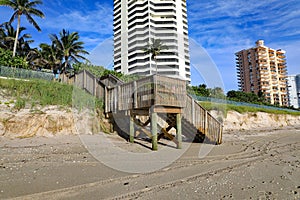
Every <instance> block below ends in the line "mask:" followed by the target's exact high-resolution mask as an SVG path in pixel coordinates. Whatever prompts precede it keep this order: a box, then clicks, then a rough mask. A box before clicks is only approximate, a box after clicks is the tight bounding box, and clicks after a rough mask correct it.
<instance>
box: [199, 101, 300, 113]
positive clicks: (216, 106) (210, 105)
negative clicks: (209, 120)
mask: <svg viewBox="0 0 300 200" xmlns="http://www.w3.org/2000/svg"><path fill="white" fill-rule="evenodd" d="M200 105H202V106H203V107H204V108H205V109H207V110H209V111H210V110H218V111H221V112H223V113H224V115H225V116H227V112H228V111H236V112H238V113H247V112H253V113H256V112H265V113H270V114H288V115H294V116H300V111H299V112H298V111H293V110H291V111H288V110H275V109H274V110H273V109H266V108H255V107H250V106H238V105H232V104H220V103H215V102H200Z"/></svg>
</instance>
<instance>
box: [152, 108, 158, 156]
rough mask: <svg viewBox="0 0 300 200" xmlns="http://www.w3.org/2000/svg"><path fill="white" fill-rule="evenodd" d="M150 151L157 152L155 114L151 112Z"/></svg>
mask: <svg viewBox="0 0 300 200" xmlns="http://www.w3.org/2000/svg"><path fill="white" fill-rule="evenodd" d="M151 134H152V150H153V151H157V113H156V112H153V111H151Z"/></svg>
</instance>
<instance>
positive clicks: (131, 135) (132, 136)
mask: <svg viewBox="0 0 300 200" xmlns="http://www.w3.org/2000/svg"><path fill="white" fill-rule="evenodd" d="M129 124H130V125H129V142H130V143H134V116H133V115H131V116H130V119H129Z"/></svg>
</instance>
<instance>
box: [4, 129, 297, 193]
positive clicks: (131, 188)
mask: <svg viewBox="0 0 300 200" xmlns="http://www.w3.org/2000/svg"><path fill="white" fill-rule="evenodd" d="M90 137H95V139H97V135H90ZM109 139H110V141H113V143H114V145H116V146H118V147H120V148H122V149H123V150H128V152H129V151H131V152H136V153H151V150H150V149H148V148H147V146H150V143H148V142H147V141H137V142H138V143H135V144H130V143H127V142H125V141H124V140H122V139H120V137H118V136H117V135H109ZM163 143H164V141H162V143H161V144H160V146H159V149H162V148H172V147H168V146H167V147H166V146H164V144H163ZM203 145H205V144H199V143H193V144H191V145H190V147H189V148H188V150H187V151H185V152H184V154H183V155H182V156H181V157H180V158H179V159H178V160H176V161H174V162H173V163H172V164H170V165H169V166H166V167H163V168H162V169H160V170H156V171H154V172H147V173H127V172H122V171H119V170H116V169H112V168H110V167H107V166H105V165H104V164H103V163H101V162H100V161H99V160H97V159H95V158H94V157H93V156H92V155H91V154H90V152H89V151H88V150H87V149H86V148H85V146H84V144H83V143H82V140H81V139H80V137H79V136H78V135H60V136H52V137H48V138H46V137H31V138H24V139H17V138H15V139H11V138H8V137H4V136H2V137H0V199H10V198H12V199H300V127H297V126H292V127H285V128H278V129H276V130H271V129H268V130H259V131H255V130H252V131H226V132H225V133H224V136H223V144H221V145H218V146H213V148H212V149H211V151H210V152H209V154H208V155H206V156H204V157H203V158H199V156H198V155H199V150H200V149H201V147H202V146H203ZM159 152H160V151H158V152H155V153H157V154H159ZM112 156H113V155H112ZM161 160H162V162H163V160H164V159H163V158H161Z"/></svg>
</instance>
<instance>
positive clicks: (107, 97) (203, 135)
mask: <svg viewBox="0 0 300 200" xmlns="http://www.w3.org/2000/svg"><path fill="white" fill-rule="evenodd" d="M74 83H75V85H77V86H78V87H80V88H82V89H84V90H86V91H87V92H89V93H90V94H92V95H94V96H96V97H97V98H101V99H103V100H104V104H105V109H104V112H105V113H106V114H107V116H109V117H110V118H111V120H112V122H113V123H114V125H115V129H116V130H117V131H118V132H119V133H120V134H122V136H124V137H125V138H126V139H128V140H129V141H131V142H134V138H135V137H137V136H138V135H139V134H140V133H144V134H145V135H147V136H148V137H149V138H150V139H151V140H152V149H153V150H157V141H158V140H159V139H160V138H162V137H166V138H168V139H170V140H172V141H174V142H175V144H176V145H177V147H178V148H181V143H182V140H189V141H197V142H205V143H211V144H221V143H222V128H223V125H222V123H221V122H219V121H218V120H217V119H216V118H214V117H213V116H212V115H211V114H210V113H209V112H208V111H207V110H206V109H204V108H203V107H202V106H201V105H200V104H199V103H198V102H197V101H196V100H194V99H193V98H192V97H191V96H190V95H188V94H187V92H186V82H185V81H183V80H178V79H174V78H169V77H164V76H159V75H153V76H148V77H145V78H142V79H139V80H136V81H132V82H129V83H123V82H122V81H120V80H119V79H118V78H116V77H115V76H107V77H102V78H96V77H94V76H93V75H92V74H91V73H89V72H88V71H85V70H84V71H82V72H80V73H79V74H77V75H76V76H75V79H74ZM141 116H143V118H145V117H146V118H148V119H147V121H145V122H141V121H140V118H141ZM159 121H164V122H165V124H166V125H165V126H162V125H160V124H159V123H158V122H159ZM172 128H174V129H175V130H176V134H175V135H172V134H171V133H170V130H171V129H172ZM182 138H183V139H182Z"/></svg>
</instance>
